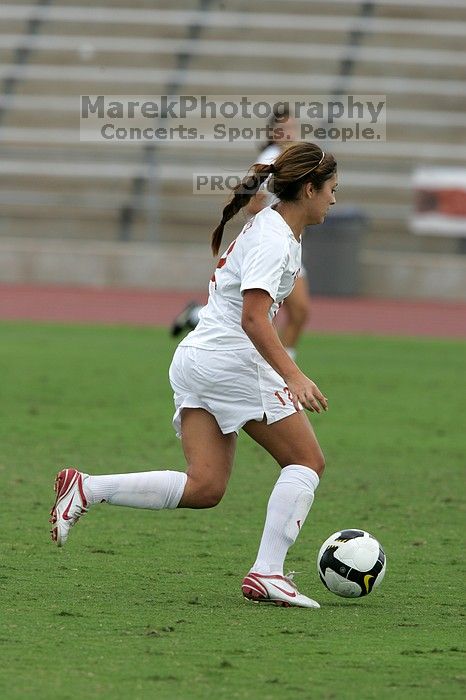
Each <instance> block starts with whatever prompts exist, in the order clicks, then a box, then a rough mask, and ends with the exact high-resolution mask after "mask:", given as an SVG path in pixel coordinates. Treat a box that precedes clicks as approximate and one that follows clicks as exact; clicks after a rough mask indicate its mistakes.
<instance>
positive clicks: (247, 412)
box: [169, 346, 296, 436]
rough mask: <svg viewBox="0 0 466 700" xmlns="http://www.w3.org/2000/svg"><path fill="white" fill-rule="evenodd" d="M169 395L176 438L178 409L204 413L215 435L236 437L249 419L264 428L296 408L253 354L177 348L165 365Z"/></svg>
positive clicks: (251, 351) (277, 377) (281, 382)
mask: <svg viewBox="0 0 466 700" xmlns="http://www.w3.org/2000/svg"><path fill="white" fill-rule="evenodd" d="M169 375H170V383H171V385H172V389H173V391H174V400H175V409H176V410H175V415H174V416H173V427H174V429H175V430H176V433H177V435H178V436H180V434H181V411H182V409H183V408H204V409H205V410H206V411H208V412H209V413H211V414H212V415H213V416H214V418H215V419H216V421H217V423H218V425H219V427H220V430H221V431H222V433H224V434H225V435H226V434H227V433H233V432H235V433H238V432H239V431H240V429H241V428H242V427H243V425H244V424H245V423H247V422H248V421H250V420H257V421H262V420H263V418H264V416H265V418H266V421H267V423H268V424H270V423H275V422H276V421H278V420H281V419H282V418H286V417H287V416H289V415H292V414H293V413H296V409H295V407H294V405H293V402H292V400H291V398H290V395H289V391H288V388H287V387H286V385H285V382H284V380H283V379H282V378H281V377H280V375H279V374H278V373H277V372H275V370H274V369H272V367H270V365H268V364H267V363H266V362H265V360H264V359H263V358H262V357H261V355H260V354H259V353H258V352H257V350H254V349H246V350H228V351H225V350H204V349H201V348H195V347H190V346H181V347H178V348H177V349H176V352H175V355H174V357H173V360H172V363H171V365H170V371H169Z"/></svg>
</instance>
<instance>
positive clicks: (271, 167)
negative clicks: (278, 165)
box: [269, 163, 275, 174]
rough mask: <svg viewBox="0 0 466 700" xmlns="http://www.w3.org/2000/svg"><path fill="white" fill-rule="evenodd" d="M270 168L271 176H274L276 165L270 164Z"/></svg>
mask: <svg viewBox="0 0 466 700" xmlns="http://www.w3.org/2000/svg"><path fill="white" fill-rule="evenodd" d="M269 168H270V174H273V173H274V172H275V165H274V164H273V163H270V165H269Z"/></svg>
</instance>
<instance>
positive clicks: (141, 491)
mask: <svg viewBox="0 0 466 700" xmlns="http://www.w3.org/2000/svg"><path fill="white" fill-rule="evenodd" d="M186 480H187V476H186V474H185V473H184V472H175V471H168V470H167V471H153V472H138V473H134V474H110V475H105V476H89V477H88V478H87V479H86V480H85V482H84V488H85V491H86V497H87V498H88V501H89V504H90V505H92V504H93V503H101V502H103V501H105V502H106V503H110V504H112V505H115V506H130V507H131V508H149V509H151V510H162V509H163V508H176V507H177V506H178V504H179V502H180V500H181V496H182V495H183V491H184V488H185V486H186Z"/></svg>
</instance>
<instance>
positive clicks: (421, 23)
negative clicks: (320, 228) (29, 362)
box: [0, 0, 466, 253]
mask: <svg viewBox="0 0 466 700" xmlns="http://www.w3.org/2000/svg"><path fill="white" fill-rule="evenodd" d="M0 27H1V28H0V86H1V87H0V148H1V156H2V157H1V159H0V183H1V188H0V240H1V239H2V238H19V237H26V238H35V239H43V238H47V239H50V238H52V239H65V240H68V239H69V240H99V241H118V240H132V241H145V242H147V241H153V240H156V241H159V242H164V241H169V242H173V241H180V242H182V241H187V242H190V243H197V242H202V243H206V241H207V240H208V235H209V231H210V230H211V228H212V223H213V222H215V220H216V217H217V214H218V211H219V208H220V206H221V204H222V201H223V200H222V199H219V197H212V196H201V195H197V196H193V195H192V172H193V171H199V170H206V169H209V168H217V169H218V168H220V169H224V170H231V171H234V170H235V169H236V170H237V171H238V170H239V171H241V170H244V169H245V168H246V167H247V166H248V165H249V164H250V163H251V162H252V161H253V160H254V155H255V151H254V150H253V149H254V145H251V144H248V143H238V144H226V143H221V144H219V143H207V142H205V143H186V142H184V143H179V142H178V143H177V142H172V143H165V144H163V145H158V146H157V147H156V148H147V147H144V146H141V145H131V146H128V145H126V144H124V145H121V144H120V145H109V144H96V143H86V142H80V140H79V95H80V94H106V95H112V94H113V95H134V94H141V95H150V94H167V93H168V94H169V93H170V92H174V93H175V92H178V93H179V94H210V95H223V94H275V95H279V94H290V93H291V94H295V95H299V94H318V95H333V94H339V93H341V92H342V91H343V90H344V91H345V92H352V93H354V94H386V95H387V109H388V111H387V140H386V142H384V143H377V145H376V146H374V145H373V144H371V143H361V142H348V143H339V142H335V143H332V146H331V148H332V150H333V152H334V153H335V155H336V158H337V160H338V162H339V166H340V172H341V175H340V181H341V185H340V192H339V202H340V203H343V204H345V203H359V204H361V205H363V206H364V209H365V211H366V212H367V213H368V215H369V217H370V220H371V222H372V225H371V228H370V232H369V233H368V234H367V236H366V238H365V240H364V247H365V249H367V250H368V251H372V252H374V251H390V252H391V253H396V252H397V251H399V252H400V253H403V252H421V253H422V252H430V251H437V252H440V253H454V252H455V251H456V250H457V246H458V241H457V240H456V239H453V238H447V237H435V236H430V237H429V238H428V239H426V238H423V237H419V236H415V235H413V234H412V233H410V232H409V228H408V219H409V215H410V211H411V208H412V191H411V187H410V182H411V177H412V174H413V171H414V170H415V168H416V166H417V165H419V164H421V165H446V166H460V165H462V164H463V163H464V161H465V159H466V145H465V142H464V137H463V134H464V113H465V107H466V90H465V83H464V65H465V63H466V62H465V58H466V51H465V50H464V36H465V34H466V7H465V3H464V2H463V1H462V0H461V1H460V0H444V1H443V2H442V3H438V2H433V1H432V0H422V2H421V0H403V1H402V0H381V1H380V2H359V1H358V2H356V0H354V1H353V0H346V2H342V1H341V0H340V1H338V0H325V1H323V0H322V1H319V2H308V1H305V0H301V1H300V0H280V2H278V1H275V0H269V1H268V2H260V1H259V0H247V1H246V0H155V1H154V0H131V2H129V0H107V1H105V0H81V1H80V2H79V4H78V0H75V1H74V2H72V1H71V0H39V2H37V3H35V4H33V3H31V2H23V1H22V0H16V1H15V2H14V3H11V4H8V3H5V4H2V5H1V6H0Z"/></svg>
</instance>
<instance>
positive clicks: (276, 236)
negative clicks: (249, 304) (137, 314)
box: [180, 207, 301, 350]
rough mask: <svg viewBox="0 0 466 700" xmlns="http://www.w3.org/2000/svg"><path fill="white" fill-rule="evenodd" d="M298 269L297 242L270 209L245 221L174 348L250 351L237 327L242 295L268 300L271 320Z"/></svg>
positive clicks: (299, 251)
mask: <svg viewBox="0 0 466 700" xmlns="http://www.w3.org/2000/svg"><path fill="white" fill-rule="evenodd" d="M300 267H301V241H297V240H296V238H295V236H294V234H293V231H292V230H291V228H290V227H289V226H288V224H287V223H286V221H285V220H284V219H283V217H282V216H281V215H280V214H279V213H278V212H276V211H275V209H272V208H270V207H266V208H265V209H263V210H262V211H260V212H259V213H258V214H256V216H254V217H253V218H252V219H251V220H250V221H248V223H247V224H246V225H245V226H244V228H243V230H242V231H241V233H240V234H239V236H238V237H237V238H236V239H235V240H234V241H233V242H232V243H231V245H230V246H229V248H228V249H227V251H226V252H225V253H224V254H223V255H222V257H221V258H220V260H219V262H218V265H217V268H216V270H215V272H214V274H213V275H212V278H211V281H210V285H209V300H208V303H207V305H206V306H205V307H204V308H203V309H202V311H201V312H200V314H199V323H198V325H197V326H196V328H195V329H194V330H193V331H191V333H189V334H188V335H187V336H186V338H184V340H182V341H181V343H180V345H181V346H191V347H197V348H204V349H207V350H219V349H224V350H240V349H245V348H252V347H254V346H253V344H252V342H251V340H250V339H249V338H248V336H247V335H246V333H245V332H244V331H243V329H242V328H241V315H242V310H243V296H242V295H243V292H245V291H246V290H247V289H264V290H265V291H266V292H268V293H269V295H270V296H271V298H272V299H273V303H272V306H271V308H270V311H269V318H270V320H272V318H273V317H274V316H275V314H276V313H277V311H278V309H279V308H280V305H281V303H282V302H283V300H284V299H285V298H286V297H287V296H288V295H289V294H290V292H291V290H292V289H293V286H294V283H295V280H296V277H297V276H298V274H299V270H300Z"/></svg>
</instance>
